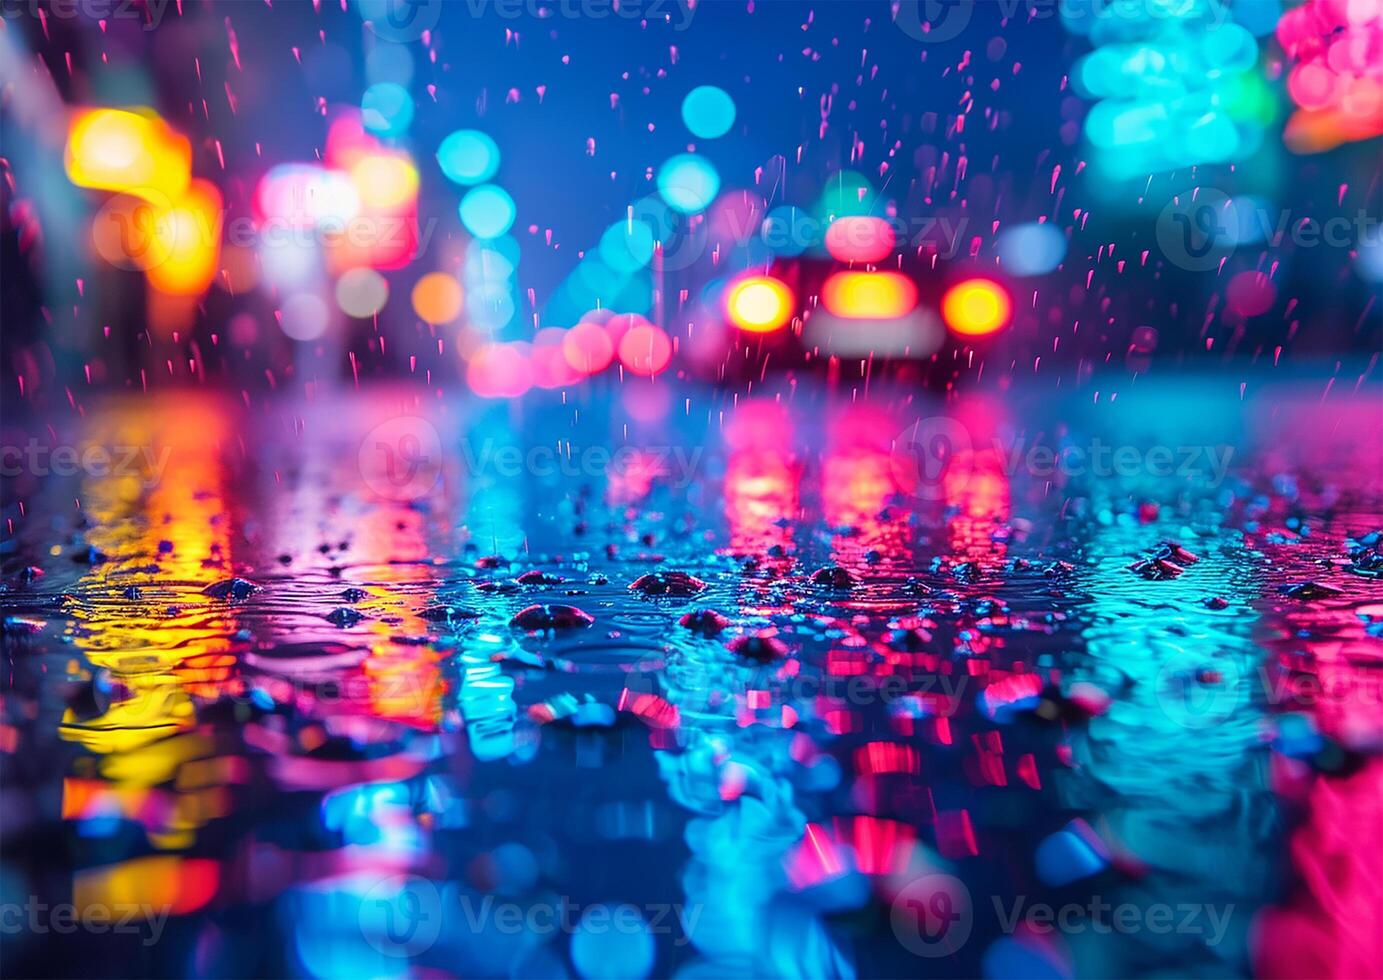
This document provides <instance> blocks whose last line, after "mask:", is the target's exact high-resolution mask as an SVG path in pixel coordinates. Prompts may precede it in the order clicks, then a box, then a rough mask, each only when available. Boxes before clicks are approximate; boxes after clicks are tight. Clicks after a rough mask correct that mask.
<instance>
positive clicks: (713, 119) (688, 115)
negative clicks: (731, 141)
mask: <svg viewBox="0 0 1383 980" xmlns="http://www.w3.org/2000/svg"><path fill="white" fill-rule="evenodd" d="M682 121H683V122H684V123H686V124H687V128H688V129H690V130H691V131H692V134H693V135H695V136H699V137H701V138H702V139H703V140H713V139H716V138H717V137H720V136H724V135H725V134H726V133H728V132H729V131H730V127H731V126H733V125H734V124H735V100H734V99H732V98H730V94H729V93H728V92H726V91H725V90H724V89H721V88H716V87H715V86H714V85H700V86H697V87H696V88H694V89H692V90H691V91H690V92H688V93H687V97H686V98H685V99H683V100H682Z"/></svg>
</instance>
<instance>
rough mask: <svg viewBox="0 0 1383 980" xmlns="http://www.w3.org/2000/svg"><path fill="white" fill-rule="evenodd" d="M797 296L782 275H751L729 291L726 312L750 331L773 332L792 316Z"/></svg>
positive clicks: (736, 322)
mask: <svg viewBox="0 0 1383 980" xmlns="http://www.w3.org/2000/svg"><path fill="white" fill-rule="evenodd" d="M795 303H796V300H795V299H794V298H793V295H792V290H790V289H789V288H788V287H787V284H786V283H784V282H783V281H782V280H781V279H775V278H773V277H772V276H747V277H745V278H743V279H740V280H739V281H737V282H736V283H734V285H732V286H731V287H730V288H729V290H728V291H727V292H726V294H725V313H726V315H727V316H728V317H729V318H730V322H731V323H733V324H734V325H735V326H737V327H739V328H740V329H741V330H744V331H747V332H749V333H770V332H772V331H774V330H779V329H781V328H782V327H783V326H784V325H785V324H786V323H787V322H788V320H790V319H791V318H792V310H793V306H794V305H795Z"/></svg>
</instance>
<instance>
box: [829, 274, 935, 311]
mask: <svg viewBox="0 0 1383 980" xmlns="http://www.w3.org/2000/svg"><path fill="white" fill-rule="evenodd" d="M821 303H822V305H823V306H825V307H826V309H827V310H829V311H830V312H831V313H834V314H835V315H836V316H839V317H845V318H847V319H852V320H855V319H869V320H887V319H891V318H893V317H899V316H903V315H904V314H907V313H910V312H912V310H913V308H914V307H915V306H917V286H915V285H914V284H913V281H912V280H911V279H909V278H908V277H907V276H905V275H902V274H901V273H897V272H837V273H835V274H834V275H832V276H831V277H830V278H829V279H827V280H826V281H825V282H824V283H823V284H822V286H821Z"/></svg>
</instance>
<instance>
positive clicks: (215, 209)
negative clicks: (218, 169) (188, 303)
mask: <svg viewBox="0 0 1383 980" xmlns="http://www.w3.org/2000/svg"><path fill="white" fill-rule="evenodd" d="M151 216H152V222H153V223H152V234H151V236H150V238H149V240H148V244H149V247H150V255H149V261H148V264H147V266H146V267H145V274H146V275H147V276H148V278H149V285H151V286H153V287H154V288H155V289H157V290H159V291H161V292H164V293H170V294H173V295H179V296H195V295H197V294H199V293H202V292H205V291H206V289H207V287H208V286H210V285H211V282H212V280H213V279H214V278H215V277H216V269H217V267H218V265H219V263H220V255H221V192H220V191H219V190H217V189H216V185H215V184H213V183H211V182H210V181H205V180H194V181H193V182H192V183H191V184H190V185H189V186H188V188H187V192H186V193H185V194H183V196H182V197H181V198H179V200H178V201H177V203H176V204H172V205H170V206H168V207H164V208H156V209H154V210H153V211H152V212H151Z"/></svg>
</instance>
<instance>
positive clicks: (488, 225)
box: [461, 184, 514, 238]
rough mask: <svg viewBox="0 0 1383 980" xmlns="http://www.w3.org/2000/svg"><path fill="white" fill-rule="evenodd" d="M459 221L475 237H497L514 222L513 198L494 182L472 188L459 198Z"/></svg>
mask: <svg viewBox="0 0 1383 980" xmlns="http://www.w3.org/2000/svg"><path fill="white" fill-rule="evenodd" d="M461 223H462V224H463V225H465V226H466V230H467V231H469V232H470V233H471V234H472V235H474V236H475V237H476V238H498V237H499V236H501V235H503V234H504V233H505V232H507V231H508V230H509V229H510V228H511V227H512V226H513V224H514V199H513V198H512V197H510V196H509V192H508V191H506V190H505V189H504V188H503V187H498V186H496V185H494V184H482V185H480V186H479V187H475V188H472V189H471V190H469V191H467V192H466V196H465V197H463V198H462V199H461Z"/></svg>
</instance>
